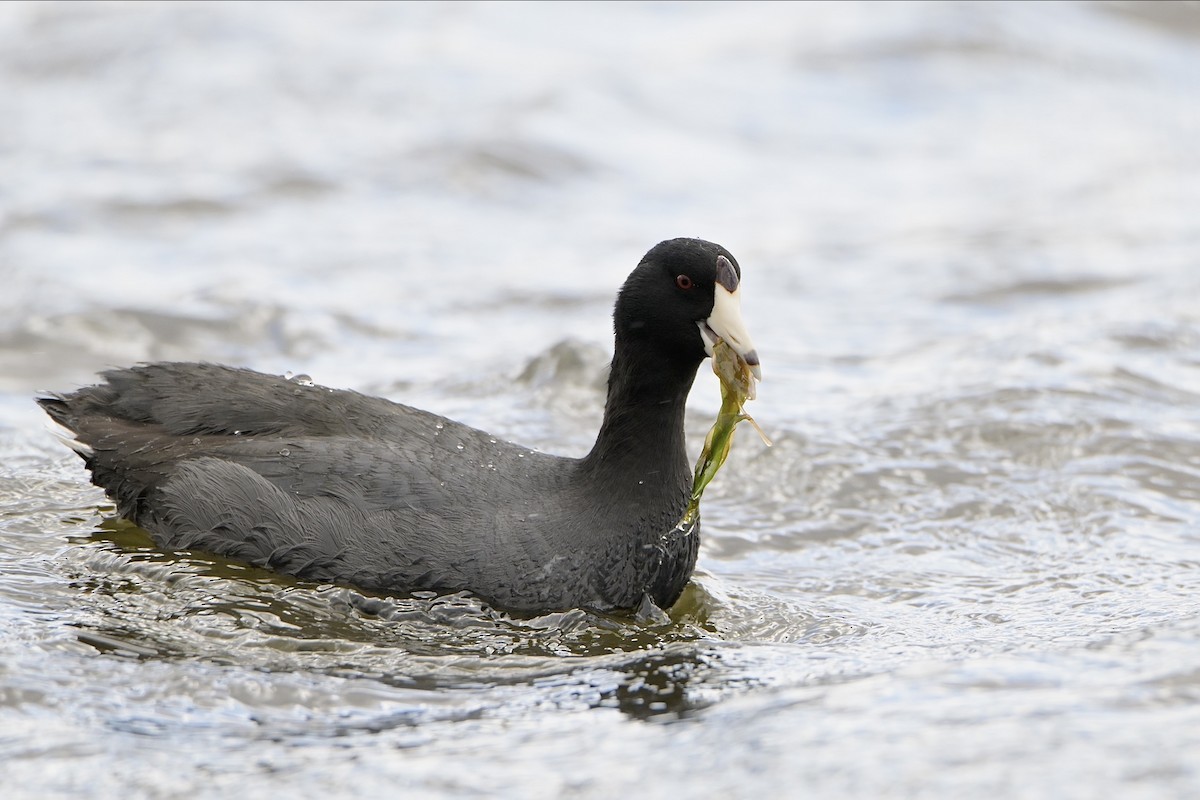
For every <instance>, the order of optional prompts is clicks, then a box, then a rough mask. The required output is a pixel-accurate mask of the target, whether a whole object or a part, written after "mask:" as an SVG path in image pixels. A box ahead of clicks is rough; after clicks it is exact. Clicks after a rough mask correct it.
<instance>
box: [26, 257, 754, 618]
mask: <svg viewBox="0 0 1200 800" xmlns="http://www.w3.org/2000/svg"><path fill="white" fill-rule="evenodd" d="M740 280H741V270H740V268H739V267H738V264H737V261H736V260H735V259H734V257H733V256H732V255H731V254H730V253H729V252H728V251H727V250H725V248H723V247H721V246H719V245H716V244H713V243H711V242H706V241H702V240H699V239H672V240H669V241H665V242H662V243H660V244H658V245H656V246H655V247H654V248H652V249H651V250H650V252H648V253H647V254H646V256H645V258H643V259H642V261H641V263H639V264H638V266H637V268H636V269H635V270H634V271H633V273H632V274H630V276H629V279H628V280H626V281H625V285H624V286H623V287H622V288H621V290H620V293H619V294H618V296H617V302H616V308H615V310H614V313H613V320H614V328H615V331H616V348H615V352H614V355H613V360H612V371H611V374H610V376H609V379H608V399H607V401H606V403H605V407H604V421H603V422H602V423H601V426H600V432H599V434H598V435H597V436H596V444H595V445H594V446H593V448H592V450H591V452H589V453H588V454H587V455H586V456H584V457H583V458H578V459H576V458H562V457H559V456H552V455H547V454H544V453H539V452H535V451H533V450H529V449H527V448H524V447H521V446H519V445H516V444H510V443H508V442H503V441H498V440H497V439H496V438H494V437H491V436H489V435H488V434H486V433H484V432H483V431H479V430H476V429H474V428H470V427H467V426H466V425H462V424H460V423H458V422H454V421H453V420H449V419H445V418H444V417H439V416H437V415H435V414H431V413H429V412H427V411H421V410H418V409H415V408H410V407H408V406H404V405H400V404H397V403H393V402H390V401H388V400H383V399H379V398H374V397H367V396H365V395H362V394H358V393H357V392H352V391H343V390H335V389H327V388H325V387H322V386H316V385H313V384H311V383H309V382H308V381H295V380H288V379H286V378H282V377H277V376H273V375H264V374H262V373H258V372H252V371H249V370H245V369H235V368H231V367H222V366H216V365H212V364H186V363H155V364H146V365H141V366H137V367H132V368H129V369H117V370H112V371H109V372H105V373H103V378H104V382H103V383H101V384H98V385H96V386H89V387H86V388H83V389H80V390H78V391H76V392H73V393H71V394H66V395H56V396H51V397H43V398H38V402H39V403H40V404H41V406H42V408H44V409H45V410H46V412H47V413H48V414H49V415H50V416H51V417H52V418H53V419H54V420H55V421H57V422H58V423H60V424H61V425H63V426H64V427H66V428H68V429H69V430H70V431H71V432H72V433H73V434H74V437H75V438H74V439H73V440H71V441H69V442H68V445H69V446H71V447H72V448H73V449H74V450H76V452H78V453H79V455H80V456H81V457H82V458H83V460H84V462H85V463H86V464H87V467H88V469H90V470H91V472H92V481H93V482H94V483H95V484H96V485H97V486H101V487H103V488H104V490H105V491H106V492H107V493H108V495H109V496H110V497H111V498H112V499H113V500H114V501H115V502H116V505H117V509H118V510H119V512H120V513H121V515H122V516H124V517H127V518H128V519H130V520H132V521H133V522H135V523H136V524H138V525H140V526H141V527H143V528H145V529H146V530H148V531H150V532H151V534H153V536H154V538H155V539H156V540H157V542H158V543H159V545H161V546H162V547H164V548H167V549H171V550H203V551H208V552H212V553H219V554H222V555H225V556H228V557H231V558H235V559H241V560H243V561H247V562H249V563H251V564H255V565H258V566H262V567H267V568H270V569H273V570H277V571H279V572H284V573H288V574H291V575H296V576H298V577H301V578H305V579H308V580H313V581H321V582H332V583H342V584H350V585H353V586H357V587H360V588H363V589H371V590H382V591H391V592H410V591H415V590H429V589H432V590H439V591H458V590H464V589H465V590H469V591H471V592H473V593H475V594H476V595H478V596H480V597H481V598H483V599H485V600H487V601H489V602H490V603H492V604H494V605H496V606H498V607H501V608H506V609H510V610H514V611H551V610H559V609H566V608H571V607H585V608H593V609H597V610H602V611H604V610H613V609H627V608H633V607H636V606H639V605H641V604H643V603H645V601H646V600H647V599H649V600H652V601H653V602H654V603H655V604H656V605H657V606H659V607H660V608H669V607H670V606H671V605H672V604H673V603H674V602H675V600H676V599H678V597H679V595H680V593H681V592H682V591H683V587H684V585H685V584H686V583H687V581H688V578H689V576H690V575H691V573H692V569H693V567H694V566H695V563H696V553H697V549H698V547H699V541H698V539H699V523H698V521H697V523H696V525H695V526H694V527H692V528H691V529H688V530H676V523H677V522H678V521H679V520H680V517H681V515H682V514H683V511H684V509H685V507H686V506H687V502H688V497H689V493H690V491H691V485H692V474H691V470H690V468H689V464H688V458H687V454H686V452H685V450H684V435H683V416H684V403H685V401H686V399H687V395H688V391H689V390H690V389H691V386H692V382H693V380H694V379H695V377H696V369H697V367H698V366H699V365H700V362H701V361H702V360H703V359H704V357H705V355H706V354H707V355H711V354H712V345H713V344H714V343H715V342H716V340H717V339H718V338H720V339H723V340H725V342H727V343H728V344H729V345H730V346H731V347H732V348H733V349H734V350H735V351H736V352H737V353H739V354H740V355H741V356H742V357H743V358H744V359H745V360H746V362H747V363H748V364H750V365H752V369H753V370H754V372H755V375H756V377H758V355H757V353H756V352H755V350H754V347H753V345H752V344H751V343H750V337H749V336H748V335H747V333H746V329H745V326H744V324H743V322H742V318H741V310H740V299H739V292H738V284H739V282H740Z"/></svg>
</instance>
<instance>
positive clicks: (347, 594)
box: [0, 3, 1200, 798]
mask: <svg viewBox="0 0 1200 800" xmlns="http://www.w3.org/2000/svg"><path fill="white" fill-rule="evenodd" d="M1198 45H1200V12H1197V10H1196V7H1195V6H1194V5H1188V4H1168V5H1158V4H1148V3H1137V4H1132V3H1129V4H1122V3H1116V4H1091V3H1082V4H1061V5H1048V4H1028V5H1026V4H1020V3H1004V4H995V5H990V4H987V5H985V4H965V5H961V4H954V3H935V4H889V5H886V6H880V5H875V4H861V5H860V4H845V3H837V4H830V5H818V4H803V5H782V4H778V5H777V4H764V5H757V4H744V3H738V4H703V5H676V4H617V5H565V6H560V5H542V4H536V5H516V6H508V5H494V4H465V3H452V4H445V5H414V4H398V5H373V4H372V5H354V4H344V3H343V4H337V5H283V4H264V5H250V4H233V5H224V4H209V3H206V4H168V5H147V4H115V5H114V4H95V3H89V4H82V5H77V4H53V5H51V4H6V5H5V6H4V7H3V8H0V119H2V120H4V123H3V124H2V125H0V176H3V179H2V180H0V275H2V276H3V284H4V289H3V291H2V292H0V311H2V312H3V316H2V320H3V321H2V322H0V456H2V458H0V461H2V465H0V763H2V765H3V766H2V770H0V774H2V775H3V778H2V779H0V780H2V781H3V787H4V788H3V793H4V796H5V797H6V798H8V797H14V798H24V797H30V798H32V797H39V798H40V797H47V796H68V795H69V796H71V797H89V798H106V797H117V796H121V797H147V798H167V797H176V796H181V795H187V796H191V797H226V796H230V795H231V794H243V795H248V794H258V793H264V792H268V791H269V792H272V793H287V794H289V795H291V796H300V797H317V796H329V795H335V796H341V795H347V794H351V793H353V794H354V795H355V796H361V797H384V796H387V797H393V796H398V795H413V796H421V797H463V796H480V795H482V796H489V795H495V796H520V797H530V798H538V797H547V798H549V797H564V796H571V797H612V796H620V794H621V793H625V794H629V795H633V796H642V795H646V796H649V795H655V796H657V795H663V794H668V793H669V794H673V795H674V794H679V795H686V796H690V797H734V796H736V797H752V796H789V795H790V796H798V795H808V796H817V797H964V796H983V795H987V796H993V797H1006V798H1007V797H1012V798H1016V797H1020V798H1038V797H1045V798H1086V797H1113V796H1120V797H1129V798H1143V797H1144V798H1170V797H1181V798H1182V797H1192V796H1196V795H1197V793H1200V767H1198V764H1200V759H1197V753H1200V733H1198V731H1200V671H1198V670H1197V667H1196V664H1197V663H1198V662H1200V613H1198V612H1200V402H1198V401H1200V300H1198V298H1200V256H1198V255H1197V254H1198V253H1200V222H1198V221H1197V219H1198V216H1197V211H1196V210H1197V209H1200V149H1198V148H1197V147H1196V146H1195V143H1196V142H1197V141H1200V102H1198V101H1200V46H1198ZM679 235H695V236H703V237H705V238H709V239H712V240H714V241H718V242H721V243H722V244H724V245H726V246H727V247H729V248H730V249H731V250H732V251H733V252H734V253H735V254H737V256H738V258H739V260H740V261H741V262H742V264H743V267H744V268H745V282H744V291H743V294H744V295H745V298H744V302H743V308H744V312H745V314H746V317H747V323H748V325H749V327H750V330H751V332H752V333H753V335H754V337H755V340H756V344H757V345H758V349H759V351H760V353H761V354H762V357H763V368H764V372H765V377H766V381H765V382H764V383H763V385H762V387H761V390H760V396H759V399H758V400H756V401H755V403H754V404H753V406H754V407H753V409H752V410H753V413H754V414H755V416H756V418H757V419H758V420H759V421H760V422H761V423H762V424H763V425H764V426H765V427H766V429H767V431H768V433H769V434H771V435H772V437H773V438H774V439H775V441H776V445H775V447H773V448H771V449H770V450H767V449H764V448H763V446H762V445H761V444H760V443H759V442H758V441H757V439H756V437H755V436H754V435H753V434H752V433H751V432H748V431H743V432H742V434H741V435H740V436H739V438H738V441H737V442H736V445H735V447H734V451H733V454H732V456H731V458H730V461H729V463H728V464H727V465H726V467H725V469H724V470H723V471H722V473H721V474H720V475H719V476H718V478H717V480H716V481H715V482H714V483H713V485H712V486H711V487H710V488H709V490H708V492H707V493H706V495H705V520H706V528H705V539H704V544H703V547H702V550H701V555H700V563H699V570H698V573H697V576H696V578H695V580H694V581H693V584H692V585H691V586H690V587H689V589H688V591H687V593H686V594H685V596H684V598H683V600H682V601H681V602H680V604H679V605H677V607H676V608H675V609H673V610H672V614H671V622H670V623H669V624H664V625H656V624H652V623H637V622H633V621H630V620H625V619H620V618H608V617H600V616H596V615H592V614H588V613H586V612H582V611H573V612H568V613H562V614H553V615H548V616H544V617H536V618H533V619H517V618H512V617H510V616H507V615H504V614H500V613H497V612H495V611H492V610H490V609H487V608H486V607H483V606H481V605H480V604H479V603H478V602H476V601H474V600H473V599H472V598H470V597H469V596H452V597H427V596H422V597H415V598H400V597H374V596H364V595H362V594H359V593H356V592H353V591H351V590H348V589H346V588H338V587H329V586H317V585H310V584H306V583H302V582H297V581H294V580H292V579H290V578H286V577H281V576H277V575H272V574H270V573H266V572H262V571H258V570H252V569H247V568H245V567H243V566H241V565H238V564H233V563H229V562H225V561H222V560H220V559H214V558H209V557H205V556H204V555H203V554H195V553H193V554H169V553H163V552H159V551H158V550H157V549H155V548H154V547H153V546H152V544H151V542H150V541H149V540H148V539H147V538H146V537H145V535H144V534H143V533H141V532H140V531H138V530H137V529H135V528H132V527H130V526H128V525H125V524H123V523H120V522H117V521H114V520H112V519H110V517H111V509H110V507H109V506H108V505H107V504H106V502H105V500H104V498H103V496H102V495H101V494H100V493H99V492H98V491H97V490H96V489H94V488H93V487H91V486H90V485H88V484H87V482H86V479H85V476H84V473H83V471H82V469H81V467H80V465H79V463H78V460H77V459H76V458H75V457H74V456H73V455H72V454H71V453H70V452H69V451H67V450H66V449H65V448H63V447H61V445H59V444H58V443H57V442H56V441H55V440H54V439H53V437H52V436H50V435H49V434H48V433H47V432H46V431H45V430H44V429H43V426H42V419H41V416H40V414H39V412H38V411H37V409H36V408H35V407H34V406H33V405H32V403H31V402H30V397H31V396H32V395H33V394H34V393H35V392H37V391H39V390H47V389H66V388H70V387H72V386H74V385H78V384H80V383H84V382H87V381H89V380H91V379H92V376H93V375H94V373H95V372H96V371H97V370H100V369H103V368H105V367H108V366H112V365H123V364H128V363H132V362H136V361H143V360H153V359H202V360H208V361H217V362H225V363H235V364H240V365H245V366H250V367H253V368H257V369H261V370H265V371H269V372H273V373H277V374H284V373H286V372H289V371H290V372H291V373H292V374H294V375H297V376H298V377H297V378H296V380H299V381H307V380H309V378H308V376H312V380H313V381H315V382H317V383H319V384H323V385H334V386H346V387H353V388H356V389H359V390H362V391H366V392H371V393H377V394H384V395H387V396H389V397H393V398H396V399H401V400H404V401H405V402H410V403H413V404H415V405H419V406H423V407H427V408H430V409H433V410H436V411H438V412H440V413H444V414H447V415H448V416H452V417H455V418H458V419H461V420H463V421H465V422H468V423H470V424H474V425H477V426H480V427H483V428H485V429H486V430H489V431H490V432H492V433H493V434H495V435H497V436H502V437H504V438H508V439H513V440H516V441H519V442H522V443H523V444H526V445H528V446H530V447H533V448H538V449H541V450H545V451H552V452H560V453H565V454H572V455H579V454H581V453H583V452H585V451H586V449H587V447H588V446H589V445H590V443H591V438H592V436H593V435H594V432H595V429H596V426H597V424H598V422H599V413H600V403H601V402H602V399H603V383H602V381H603V367H604V364H605V362H606V359H607V356H608V348H609V347H610V346H611V342H610V339H609V336H610V334H609V330H610V327H609V326H610V320H609V313H610V310H611V303H612V299H613V293H614V291H615V288H616V287H617V286H618V285H619V284H620V282H621V281H622V280H623V278H624V276H625V275H626V274H627V273H628V271H629V270H630V269H631V268H632V266H633V264H634V263H636V261H637V259H638V257H639V256H640V255H641V254H642V253H643V252H645V250H646V249H648V248H649V247H650V246H651V245H652V244H654V243H655V242H657V241H659V240H660V239H663V238H667V237H671V236H679ZM718 405H719V396H718V392H717V389H716V385H715V382H714V381H713V379H712V378H711V376H702V378H701V379H700V380H699V381H698V383H697V387H696V389H695V391H694V393H693V397H692V406H691V409H690V414H691V416H690V419H689V433H690V435H691V436H692V452H693V454H695V453H696V452H697V451H698V448H699V442H700V437H701V436H702V434H703V431H704V429H705V428H706V427H707V425H708V423H709V421H710V420H711V418H712V415H713V414H714V413H715V412H716V409H717V407H718Z"/></svg>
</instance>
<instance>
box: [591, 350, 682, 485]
mask: <svg viewBox="0 0 1200 800" xmlns="http://www.w3.org/2000/svg"><path fill="white" fill-rule="evenodd" d="M696 367H697V365H695V364H692V365H689V366H686V367H683V368H681V366H680V365H679V363H678V360H677V359H672V358H663V357H656V355H655V354H653V353H647V352H638V353H636V354H631V353H630V351H629V349H626V348H622V347H621V346H620V342H618V347H617V352H616V354H615V355H614V356H613V362H612V370H611V372H610V374H609V378H608V399H607V401H606V402H605V406H604V421H603V422H602V423H601V425H600V432H599V433H598V434H597V436H596V444H595V445H594V446H593V447H592V451H591V452H590V453H588V455H587V456H585V457H584V459H583V461H582V463H581V466H582V467H583V469H584V470H585V471H587V472H590V473H593V474H597V475H600V476H605V475H607V476H609V477H612V478H614V479H622V480H628V479H630V478H634V477H636V479H637V480H644V481H647V482H653V483H656V484H660V485H661V484H662V483H663V482H666V483H667V484H671V485H674V484H678V483H680V481H686V483H687V484H688V485H689V486H690V484H691V471H690V469H689V466H688V462H687V451H686V449H685V446H684V433H683V418H684V408H685V406H686V404H687V396H688V392H689V391H690V390H691V388H692V382H693V381H694V380H695V379H696Z"/></svg>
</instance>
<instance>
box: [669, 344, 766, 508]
mask: <svg viewBox="0 0 1200 800" xmlns="http://www.w3.org/2000/svg"><path fill="white" fill-rule="evenodd" d="M712 365H713V372H714V373H716V376H717V379H718V380H720V382H721V410H720V411H718V412H717V419H716V421H715V422H713V426H712V428H710V429H709V431H708V436H706V437H705V438H704V449H703V450H701V451H700V458H699V460H697V461H696V473H695V476H694V477H693V479H692V499H691V500H690V501H689V502H688V507H687V511H685V512H684V514H683V519H681V520H680V521H679V525H678V526H677V527H690V526H691V525H692V524H694V523H695V521H696V519H697V517H698V516H699V514H700V496H701V495H703V494H704V489H705V487H707V486H708V484H709V483H710V482H712V479H713V478H714V477H716V474H717V471H718V470H719V469H721V465H722V464H724V463H725V459H726V458H728V457H729V450H730V448H731V447H732V446H733V432H734V429H735V428H736V427H737V425H738V423H739V422H749V423H750V424H751V425H753V426H754V429H755V430H756V431H758V435H759V436H761V437H762V440H763V443H764V444H766V445H767V447H770V446H771V440H770V439H768V438H767V435H766V434H765V433H764V432H763V429H762V428H760V427H759V425H758V423H757V422H755V421H754V418H753V417H751V416H750V415H749V414H747V413H746V410H745V408H744V406H745V404H746V401H747V400H753V399H754V396H755V391H754V389H755V382H756V381H757V380H758V378H757V377H756V375H755V373H754V371H753V370H752V369H751V367H750V365H749V364H747V363H746V360H745V359H744V358H742V357H741V356H740V355H738V354H737V353H736V352H735V351H734V349H733V348H732V347H730V346H729V345H727V344H726V343H725V342H724V341H718V342H717V343H716V344H714V345H713V355H712Z"/></svg>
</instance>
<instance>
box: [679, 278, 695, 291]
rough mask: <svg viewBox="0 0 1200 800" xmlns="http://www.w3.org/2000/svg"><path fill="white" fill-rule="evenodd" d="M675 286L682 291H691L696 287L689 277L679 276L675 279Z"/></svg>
mask: <svg viewBox="0 0 1200 800" xmlns="http://www.w3.org/2000/svg"><path fill="white" fill-rule="evenodd" d="M675 285H676V286H678V287H679V288H680V289H690V288H692V286H693V285H694V284H693V283H692V279H691V278H689V277H688V276H687V275H679V276H677V277H676V278H675Z"/></svg>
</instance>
